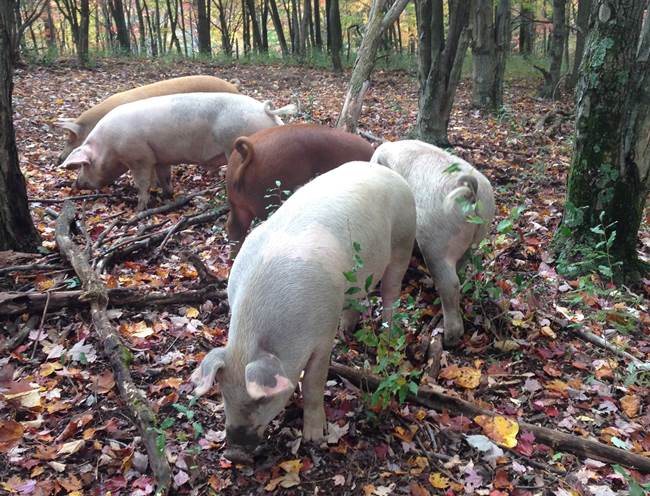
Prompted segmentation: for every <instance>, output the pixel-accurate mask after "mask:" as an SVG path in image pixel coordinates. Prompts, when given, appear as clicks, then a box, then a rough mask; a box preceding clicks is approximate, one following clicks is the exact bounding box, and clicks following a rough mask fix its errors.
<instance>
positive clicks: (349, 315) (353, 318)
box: [341, 308, 361, 336]
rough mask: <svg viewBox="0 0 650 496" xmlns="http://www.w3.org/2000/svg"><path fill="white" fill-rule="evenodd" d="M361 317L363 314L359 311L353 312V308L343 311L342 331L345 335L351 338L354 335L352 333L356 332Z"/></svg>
mask: <svg viewBox="0 0 650 496" xmlns="http://www.w3.org/2000/svg"><path fill="white" fill-rule="evenodd" d="M360 316H361V313H360V312H359V311H357V310H353V309H352V308H348V309H346V310H343V312H342V313H341V331H343V334H344V335H348V336H349V335H351V334H352V331H354V330H355V329H356V327H357V323H358V322H359V317H360Z"/></svg>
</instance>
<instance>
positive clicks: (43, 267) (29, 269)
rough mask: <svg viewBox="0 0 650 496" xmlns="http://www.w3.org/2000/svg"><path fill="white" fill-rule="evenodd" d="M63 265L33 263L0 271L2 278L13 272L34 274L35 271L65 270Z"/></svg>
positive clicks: (4, 268)
mask: <svg viewBox="0 0 650 496" xmlns="http://www.w3.org/2000/svg"><path fill="white" fill-rule="evenodd" d="M63 268H64V267H63V265H60V264H53V265H51V264H42V263H33V264H25V265H13V266H11V267H3V268H1V269H0V276H4V275H5V274H9V273H11V272H32V271H35V270H58V269H63Z"/></svg>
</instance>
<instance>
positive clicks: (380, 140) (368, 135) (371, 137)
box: [357, 129, 386, 143]
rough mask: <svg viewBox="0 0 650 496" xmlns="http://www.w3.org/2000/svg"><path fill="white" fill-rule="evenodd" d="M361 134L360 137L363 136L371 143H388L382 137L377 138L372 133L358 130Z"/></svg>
mask: <svg viewBox="0 0 650 496" xmlns="http://www.w3.org/2000/svg"><path fill="white" fill-rule="evenodd" d="M357 132H358V133H359V136H363V137H364V138H366V139H367V140H369V141H374V142H375V143H386V140H385V139H384V138H382V137H380V136H375V135H374V134H372V133H371V132H370V131H362V130H360V129H359V130H357Z"/></svg>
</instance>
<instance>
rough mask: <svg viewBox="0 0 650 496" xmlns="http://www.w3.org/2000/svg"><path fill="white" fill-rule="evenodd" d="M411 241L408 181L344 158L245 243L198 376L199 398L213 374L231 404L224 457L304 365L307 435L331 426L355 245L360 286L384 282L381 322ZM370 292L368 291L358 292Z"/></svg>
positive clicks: (250, 438)
mask: <svg viewBox="0 0 650 496" xmlns="http://www.w3.org/2000/svg"><path fill="white" fill-rule="evenodd" d="M414 239H415V202H414V200H413V194H412V193H411V191H410V189H409V187H408V185H407V184H406V182H405V181H404V180H403V179H402V178H401V177H400V176H399V175H398V174H396V173H394V172H392V171H390V170H389V169H387V168H385V167H380V166H378V165H374V164H369V163H367V162H348V163H347V164H344V165H341V166H340V167H338V168H337V169H334V170H332V171H329V172H327V173H325V174H323V175H321V176H318V177H317V178H316V179H314V180H313V181H312V182H310V183H308V184H307V185H305V186H304V187H302V188H300V189H298V190H297V191H296V192H295V193H294V194H293V195H292V196H291V197H290V198H289V199H288V200H287V201H286V202H285V203H284V204H283V205H282V206H281V207H280V208H279V209H278V210H277V211H276V212H275V213H274V214H273V215H272V216H271V217H270V218H269V220H267V221H266V222H264V223H263V224H261V225H260V226H259V227H257V228H256V229H254V230H253V232H252V233H251V234H250V235H249V236H248V237H247V238H246V240H245V241H244V243H243V245H242V247H241V251H240V252H239V254H238V256H237V258H236V259H235V262H234V264H233V267H232V271H231V272H230V278H229V280H228V300H229V302H230V308H231V310H232V316H231V319H230V330H229V337H228V344H227V345H226V346H225V347H223V348H215V349H213V350H212V351H210V352H209V353H208V354H207V355H206V356H205V358H204V359H203V361H202V362H201V365H200V366H199V367H197V369H196V370H195V371H194V372H193V374H192V381H193V382H194V384H195V386H196V388H195V391H194V394H196V395H198V396H200V395H203V394H205V393H206V392H207V391H208V390H209V389H210V387H211V386H212V383H213V381H214V380H215V379H216V380H217V382H218V383H219V386H220V389H221V393H222V394H223V400H224V405H225V414H226V438H227V440H228V444H229V445H230V449H229V450H228V451H227V453H226V456H228V457H229V458H231V459H233V460H235V461H246V460H249V457H248V455H247V454H246V453H247V452H248V451H249V450H250V449H251V448H252V447H254V446H256V445H257V444H258V443H259V442H260V441H261V439H262V435H263V433H264V429H265V427H266V426H267V425H268V424H269V422H270V421H271V420H272V419H273V418H274V417H275V416H276V415H277V414H278V413H280V411H282V409H283V408H284V405H285V404H286V402H287V401H288V399H289V398H290V396H291V395H292V393H293V391H294V389H295V386H296V384H297V383H298V380H299V378H300V374H301V372H302V371H303V370H304V373H305V374H304V378H303V395H304V425H303V439H304V440H306V441H308V440H314V441H318V440H320V439H322V438H323V431H324V428H325V426H326V421H325V411H324V405H323V396H324V387H325V380H326V377H327V369H328V364H329V357H330V353H331V350H332V345H333V342H334V337H335V335H336V331H337V325H338V322H339V317H341V316H342V314H343V320H344V324H345V325H346V326H348V327H351V326H354V325H355V324H356V319H357V318H358V314H356V313H355V312H353V311H351V310H344V307H345V303H346V295H345V292H346V290H347V289H348V288H349V287H350V286H357V284H352V283H349V282H348V281H347V280H346V278H345V277H344V275H343V272H346V271H350V270H351V269H352V267H353V264H354V262H353V254H354V253H355V252H354V248H353V243H355V242H356V243H359V245H360V247H361V251H360V256H361V258H362V260H363V267H362V268H361V269H359V271H358V272H357V277H358V281H359V283H358V286H364V282H365V281H366V278H367V277H368V276H369V275H370V274H372V275H373V284H372V285H373V286H374V285H375V283H376V282H377V281H379V280H380V279H381V281H382V283H381V295H382V299H383V305H384V318H385V320H386V321H388V322H390V320H391V316H392V304H393V303H394V302H395V301H396V300H397V299H398V298H399V293H400V288H401V281H402V278H403V276H404V272H405V271H406V268H407V266H408V262H409V259H410V256H411V251H412V249H413V243H414ZM357 296H358V297H359V298H363V297H365V292H364V288H361V292H359V293H357V294H356V295H355V297H357Z"/></svg>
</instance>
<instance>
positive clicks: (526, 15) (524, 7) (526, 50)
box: [519, 0, 535, 57]
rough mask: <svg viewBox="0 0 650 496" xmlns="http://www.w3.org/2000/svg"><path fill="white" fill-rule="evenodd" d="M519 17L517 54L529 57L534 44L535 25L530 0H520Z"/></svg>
mask: <svg viewBox="0 0 650 496" xmlns="http://www.w3.org/2000/svg"><path fill="white" fill-rule="evenodd" d="M519 17H520V19H519V53H520V54H521V55H523V56H524V57H530V56H531V55H532V54H533V47H534V44H535V25H534V23H533V9H532V8H531V6H530V0H521V2H520V14H519Z"/></svg>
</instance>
